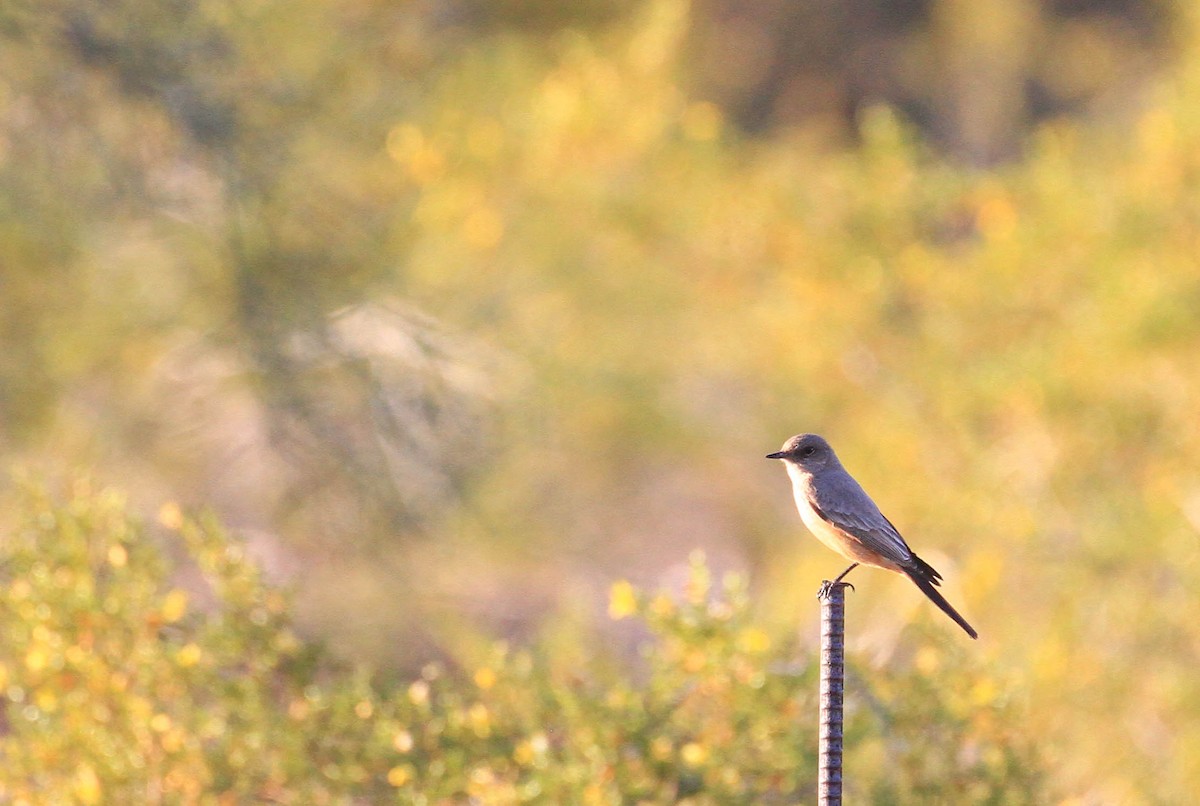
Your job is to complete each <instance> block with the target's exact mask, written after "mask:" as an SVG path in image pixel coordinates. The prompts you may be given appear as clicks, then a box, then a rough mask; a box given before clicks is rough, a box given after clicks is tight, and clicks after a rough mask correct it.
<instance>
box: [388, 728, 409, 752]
mask: <svg viewBox="0 0 1200 806" xmlns="http://www.w3.org/2000/svg"><path fill="white" fill-rule="evenodd" d="M392 747H394V748H396V750H397V751H398V752H401V753H407V752H408V751H409V750H412V749H413V737H412V734H411V733H409V732H408V731H406V730H401V731H397V732H396V735H395V736H393V737H392Z"/></svg>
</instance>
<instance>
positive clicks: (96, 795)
mask: <svg viewBox="0 0 1200 806" xmlns="http://www.w3.org/2000/svg"><path fill="white" fill-rule="evenodd" d="M73 788H74V790H75V798H76V799H77V800H78V801H79V802H80V803H83V804H85V806H91V804H93V803H99V802H100V800H101V796H102V795H103V791H102V789H101V786H100V776H98V775H96V771H95V770H94V769H92V767H91V765H89V764H81V765H80V766H79V768H78V769H76V770H75V786H74V787H73Z"/></svg>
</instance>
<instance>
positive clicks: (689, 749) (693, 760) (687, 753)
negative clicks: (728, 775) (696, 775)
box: [679, 742, 708, 767]
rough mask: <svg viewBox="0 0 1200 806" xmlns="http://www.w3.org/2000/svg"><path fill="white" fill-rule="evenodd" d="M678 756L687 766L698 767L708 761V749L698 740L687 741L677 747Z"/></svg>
mask: <svg viewBox="0 0 1200 806" xmlns="http://www.w3.org/2000/svg"><path fill="white" fill-rule="evenodd" d="M679 757H680V758H681V759H683V763H684V764H686V765H687V766H689V767H699V766H700V765H701V764H703V763H704V762H706V761H708V749H707V748H705V746H704V745H702V744H700V743H699V742H688V743H687V744H685V745H684V746H683V747H681V748H680V749H679Z"/></svg>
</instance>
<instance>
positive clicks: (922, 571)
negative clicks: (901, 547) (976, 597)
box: [904, 554, 979, 638]
mask: <svg viewBox="0 0 1200 806" xmlns="http://www.w3.org/2000/svg"><path fill="white" fill-rule="evenodd" d="M913 562H914V567H912V568H905V569H904V573H905V574H906V575H908V578H909V579H911V580H912V581H913V582H915V583H916V585H917V587H918V588H920V589H921V593H923V594H925V595H926V596H928V597H929V600H930V601H932V602H933V603H934V604H935V605H937V606H938V608H939V609H940V610H941V611H942V612H943V613H945V614H946V615H947V616H949V617H950V618H952V619H954V623H955V624H957V625H958V626H960V627H962V628H963V629H964V630H966V633H967V635H969V636H971V637H972V638H978V637H979V633H977V632H975V628H974V627H972V626H971V625H970V624H968V623H967V620H966V619H965V618H963V617H962V616H960V615H959V614H958V611H957V610H955V609H954V607H953V606H951V604H950V603H949V602H947V601H946V597H945V596H942V593H941V591H939V590H938V589H937V588H935V587H934V586H935V585H940V584H941V579H942V575H941V574H939V573H938V572H937V571H935V570H933V566H931V565H930V564H929V563H927V562H925V561H924V560H922V559H921V558H920V557H918V556H917V555H915V554H914V555H913Z"/></svg>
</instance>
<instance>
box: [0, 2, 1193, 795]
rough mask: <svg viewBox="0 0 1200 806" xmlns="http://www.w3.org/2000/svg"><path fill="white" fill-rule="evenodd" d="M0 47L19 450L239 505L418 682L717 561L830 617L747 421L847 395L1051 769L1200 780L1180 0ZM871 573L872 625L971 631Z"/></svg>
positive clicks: (814, 425)
mask: <svg viewBox="0 0 1200 806" xmlns="http://www.w3.org/2000/svg"><path fill="white" fill-rule="evenodd" d="M0 37H2V39H3V45H2V46H0V451H2V452H3V458H4V462H5V465H6V466H7V467H23V468H33V469H34V470H35V471H36V472H38V473H41V474H44V475H46V476H48V477H51V478H68V477H70V476H71V474H74V473H77V472H79V471H80V470H84V471H87V472H91V473H92V474H93V475H94V476H95V477H96V478H98V479H100V480H102V481H103V482H104V483H111V484H115V485H118V486H120V487H122V488H124V489H126V490H128V491H129V493H130V495H131V496H132V499H133V501H134V503H135V505H136V506H137V507H138V508H139V509H140V510H141V511H142V512H144V513H145V514H146V517H147V518H153V516H154V513H155V512H157V511H158V508H159V506H160V505H161V504H162V503H163V502H164V501H177V502H179V503H181V504H182V505H184V506H186V507H195V508H202V507H207V508H211V509H212V510H213V511H214V512H215V513H216V514H217V515H218V516H219V517H220V518H221V519H222V521H223V522H225V523H226V524H228V525H229V527H230V528H231V529H233V530H235V531H236V532H238V533H240V534H242V535H244V536H245V537H246V539H247V540H248V541H249V543H250V546H251V548H252V549H253V551H254V553H255V556H257V557H258V558H259V559H260V561H261V562H262V563H263V565H264V567H265V569H266V571H267V573H268V575H269V576H270V577H271V578H272V579H273V580H275V581H276V582H278V583H280V584H286V585H289V586H292V587H293V588H294V589H295V591H296V593H297V597H298V598H297V607H298V608H299V616H298V617H299V619H300V624H301V627H302V628H303V629H304V630H305V631H306V632H307V634H308V635H310V636H313V637H316V638H323V639H326V640H329V641H330V642H331V643H332V644H333V646H334V647H335V648H336V649H337V650H338V651H339V652H341V653H343V654H344V655H346V656H348V657H354V658H368V659H371V660H373V661H377V662H382V663H386V664H391V665H394V666H397V667H400V668H415V667H417V666H420V664H422V663H424V662H425V661H427V660H428V659H429V658H432V657H438V656H440V655H443V654H446V653H452V652H453V651H454V647H455V646H456V644H457V643H458V642H461V641H464V640H470V639H469V638H464V636H473V635H487V636H499V637H504V638H506V639H508V640H511V641H514V642H521V641H523V640H527V639H532V638H533V637H535V636H538V635H540V634H543V633H544V632H546V631H548V630H554V629H560V628H561V625H562V624H563V623H569V622H571V620H576V621H578V620H583V621H587V620H590V619H593V618H597V619H602V618H603V615H604V611H605V605H606V596H607V594H608V591H609V587H610V585H611V584H612V582H613V581H614V580H616V579H629V580H631V581H633V582H634V583H636V584H638V585H642V586H647V587H649V588H655V587H667V588H671V587H673V586H678V585H681V584H683V580H684V578H685V576H686V567H687V557H688V555H689V553H690V552H691V551H692V550H693V549H696V548H702V549H704V550H705V551H706V553H707V556H708V558H709V563H710V564H711V565H712V566H713V567H714V569H716V570H717V571H718V572H720V571H725V570H740V571H744V572H746V573H747V575H748V576H749V579H750V580H751V586H752V589H753V592H754V597H755V602H756V603H757V606H758V607H759V609H760V611H761V613H762V617H763V618H764V619H766V620H767V621H768V622H770V623H773V624H774V625H775V627H776V629H778V630H779V631H780V633H781V634H782V633H788V632H791V631H794V630H796V629H800V630H801V631H802V633H803V634H804V635H811V636H814V637H815V635H816V628H815V625H816V617H817V608H816V603H815V601H814V600H813V594H814V592H815V589H816V586H817V584H818V583H819V581H820V580H821V579H822V578H825V577H828V576H830V575H831V574H835V573H837V572H838V571H840V570H841V568H842V566H843V563H842V561H841V560H840V558H837V557H834V556H833V555H831V554H829V553H828V552H827V551H826V550H825V549H823V548H822V547H820V546H819V545H818V544H817V543H816V542H815V541H813V540H811V538H810V537H809V536H808V534H807V533H806V532H805V531H804V530H803V527H802V526H801V524H800V522H799V519H798V517H797V516H796V514H795V511H794V509H793V505H792V501H791V494H790V489H789V486H788V482H787V479H786V476H785V474H784V472H783V470H782V468H781V467H779V466H778V464H776V463H772V462H767V461H765V460H764V459H763V458H762V457H763V455H764V454H766V453H768V452H770V451H773V450H776V449H777V448H778V447H779V445H780V444H781V443H782V442H783V441H784V439H785V438H787V437H788V436H790V435H791V434H794V433H798V432H803V431H814V432H818V433H821V434H823V435H825V436H826V437H827V438H829V439H830V441H831V442H832V443H833V445H834V446H835V448H836V449H837V450H838V451H839V453H840V454H841V456H842V459H843V461H844V463H845V464H846V465H847V467H848V468H849V469H850V470H851V472H852V473H854V474H855V475H856V476H857V477H858V478H859V479H860V481H862V482H863V484H864V486H865V487H866V488H867V489H868V490H870V491H871V492H872V494H873V495H874V497H875V498H876V500H877V501H878V502H879V504H880V506H881V507H882V508H883V510H884V511H885V512H886V513H887V514H888V516H889V518H890V519H891V520H892V521H893V522H895V523H896V524H897V526H898V527H899V528H900V530H901V531H902V532H903V533H904V534H905V535H906V536H907V537H908V539H909V542H910V543H911V544H912V545H913V546H914V548H915V549H916V550H917V551H918V552H920V553H921V554H922V556H925V557H926V558H927V559H928V560H929V561H930V562H931V563H932V564H933V565H934V566H936V567H937V568H939V569H940V570H941V571H942V572H943V574H944V575H945V576H946V578H947V593H948V596H949V598H950V599H951V601H952V602H954V603H955V604H956V605H959V606H960V609H961V610H962V611H963V612H964V614H965V615H966V616H967V618H968V619H969V620H970V621H971V622H972V623H973V624H974V625H975V626H976V627H977V628H978V630H979V632H980V634H981V640H980V641H979V643H978V646H977V647H975V646H972V647H971V649H972V650H973V651H977V652H978V653H979V654H980V655H981V656H982V657H984V658H985V659H987V661H988V662H989V663H993V664H995V665H996V666H998V667H999V668H1001V669H1003V670H1004V671H1005V673H1006V674H1008V675H1010V676H1011V677H1012V678H1013V679H1015V680H1017V681H1018V682H1019V686H1020V687H1021V690H1022V691H1025V692H1027V696H1028V700H1029V704H1030V714H1031V718H1032V720H1033V723H1032V724H1030V725H1029V726H1027V727H1028V729H1029V730H1030V731H1031V732H1032V733H1034V734H1035V735H1039V736H1042V737H1044V739H1045V744H1046V747H1047V748H1048V752H1049V753H1050V754H1051V758H1052V767H1053V769H1054V771H1055V775H1056V776H1057V778H1058V781H1059V783H1060V784H1061V785H1062V786H1063V787H1064V789H1065V790H1067V791H1076V792H1085V793H1089V794H1088V796H1087V797H1088V799H1081V800H1080V801H1079V802H1081V803H1082V802H1112V803H1134V802H1172V801H1174V802H1179V800H1178V798H1186V795H1187V794H1188V793H1194V792H1196V791H1200V677H1197V675H1196V673H1195V670H1196V669H1197V668H1198V667H1200V624H1198V623H1197V620H1196V619H1195V613H1196V612H1197V609H1196V606H1197V602H1196V595H1195V591H1197V590H1198V589H1200V543H1198V531H1200V466H1198V464H1197V459H1196V457H1197V456H1198V455H1200V14H1198V13H1197V10H1196V8H1195V7H1194V6H1193V4H1191V3H1188V2H1184V0H1158V1H1157V2H1153V1H1150V0H1147V1H1146V2H1137V0H905V1H904V2H887V1H886V0H844V2H802V3H794V2H786V0H751V1H750V2H736V1H735V0H696V2H693V3H687V2H682V0H645V1H643V0H572V1H571V2H549V1H547V0H540V1H539V0H501V1H500V2H485V0H420V1H414V2H399V3H397V2H378V1H373V0H333V2H313V1H312V0H289V2H287V3H283V2H277V0H258V1H257V2H249V3H247V2H240V3H239V2H225V1H224V0H216V2H205V3H187V2H168V3H153V4H151V3H144V2H138V1H137V0H117V1H116V2H109V3H103V4H97V3H91V2H83V1H82V0H51V1H50V2H42V3H23V2H10V3H5V4H3V5H2V6H0ZM857 573H860V574H861V577H859V578H858V579H857V580H856V582H857V583H858V584H859V587H858V591H857V592H856V593H854V594H853V595H852V599H851V608H852V610H851V632H852V639H851V640H852V645H853V646H854V647H855V648H856V650H859V651H863V652H866V653H868V654H873V655H874V656H875V657H878V658H886V657H887V654H888V652H889V650H890V643H889V642H890V641H891V638H890V636H894V635H895V634H896V632H897V630H898V629H899V627H900V626H901V625H903V624H905V623H907V622H909V621H912V620H914V619H937V618H940V614H936V613H932V615H931V612H932V608H931V607H930V606H929V605H928V603H925V602H924V601H923V600H922V599H921V598H920V594H919V593H918V592H916V591H915V589H912V586H911V585H908V584H907V583H905V582H904V581H903V580H901V579H898V578H896V579H892V578H891V575H885V574H882V573H880V572H876V571H870V570H868V571H865V572H863V571H860V572H857ZM946 625H947V629H949V630H953V629H954V628H953V625H951V624H949V622H946ZM616 626H619V625H616ZM605 629H615V626H613V625H610V626H609V627H606V628H605ZM1159 798H1162V801H1160V800H1159Z"/></svg>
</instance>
